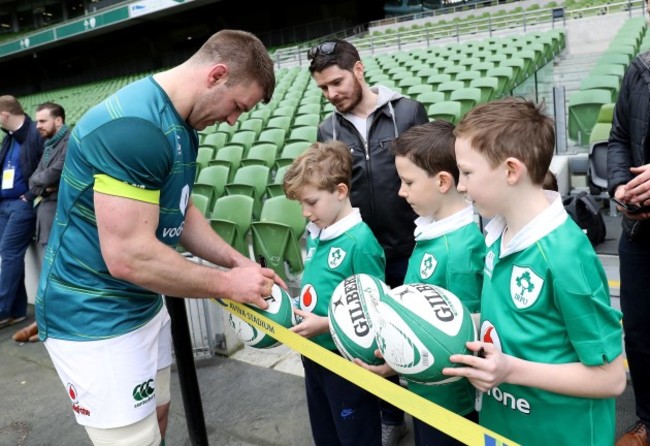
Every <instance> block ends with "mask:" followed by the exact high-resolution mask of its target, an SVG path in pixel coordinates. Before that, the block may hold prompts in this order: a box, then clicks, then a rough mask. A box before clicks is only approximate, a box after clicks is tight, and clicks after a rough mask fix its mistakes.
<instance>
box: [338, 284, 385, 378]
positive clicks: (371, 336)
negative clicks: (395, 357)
mask: <svg viewBox="0 0 650 446" xmlns="http://www.w3.org/2000/svg"><path fill="white" fill-rule="evenodd" d="M388 290H389V287H388V285H386V284H385V283H383V282H382V281H381V280H379V279H377V278H376V277H372V276H370V275H368V274H355V275H353V276H350V277H348V278H347V279H345V280H343V281H342V282H341V283H340V284H338V286H337V287H336V288H335V289H334V293H333V294H332V299H331V300H330V307H329V313H328V317H329V325H330V333H331V334H332V338H333V339H334V343H335V344H336V347H337V348H338V350H339V352H341V354H342V355H343V356H344V357H345V358H347V359H349V360H353V359H355V358H358V359H361V360H362V361H363V362H365V363H366V364H373V365H377V364H382V363H383V362H384V361H383V360H382V359H379V358H377V357H376V356H375V350H377V341H376V340H375V331H374V329H373V319H375V318H376V314H375V313H376V307H377V306H378V305H379V302H380V300H381V296H382V295H383V294H384V293H386V292H387V291H388Z"/></svg>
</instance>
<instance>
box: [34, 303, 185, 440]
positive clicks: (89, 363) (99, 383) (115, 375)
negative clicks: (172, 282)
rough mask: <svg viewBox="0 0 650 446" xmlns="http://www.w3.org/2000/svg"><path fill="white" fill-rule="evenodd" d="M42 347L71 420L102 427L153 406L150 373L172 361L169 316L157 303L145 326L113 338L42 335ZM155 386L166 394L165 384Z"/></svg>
mask: <svg viewBox="0 0 650 446" xmlns="http://www.w3.org/2000/svg"><path fill="white" fill-rule="evenodd" d="M45 347H46V348H47V351H48V353H49V354H50V358H51V359H52V362H53V363H54V367H56V370H57V372H58V374H59V378H61V381H62V382H63V385H64V386H65V389H66V392H67V393H68V396H69V397H70V400H71V402H72V411H73V412H74V414H75V417H76V419H77V423H79V424H81V425H84V426H91V427H97V428H102V429H106V428H114V427H120V426H126V425H128V424H132V423H136V422H138V421H140V420H142V419H143V418H145V417H147V416H148V415H149V414H151V413H152V412H154V411H155V410H156V405H157V404H156V393H157V392H156V391H155V385H154V384H155V378H156V372H157V371H158V370H160V369H163V368H165V367H169V366H170V365H171V363H172V351H171V348H172V347H171V320H170V318H169V313H167V308H166V307H164V306H163V308H162V310H161V311H160V312H159V313H158V314H157V315H156V316H155V317H154V318H153V319H152V320H151V321H150V322H149V323H147V324H146V325H145V326H143V327H141V328H139V329H137V330H135V331H133V332H131V333H128V334H125V335H122V336H119V337H117V338H111V339H105V340H101V341H89V342H78V341H66V340H61V339H52V338H48V339H47V340H46V341H45ZM161 390H162V393H163V394H167V395H169V389H164V390H163V389H161ZM165 402H167V401H163V402H161V403H160V404H163V403H165Z"/></svg>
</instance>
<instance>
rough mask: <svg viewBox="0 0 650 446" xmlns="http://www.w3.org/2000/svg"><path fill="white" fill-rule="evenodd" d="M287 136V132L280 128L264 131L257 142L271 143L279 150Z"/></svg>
mask: <svg viewBox="0 0 650 446" xmlns="http://www.w3.org/2000/svg"><path fill="white" fill-rule="evenodd" d="M286 134H287V131H286V130H284V129H280V128H277V129H266V130H262V133H260V136H258V138H257V142H271V143H273V144H275V145H276V146H277V147H278V150H279V149H280V148H281V147H282V146H283V145H284V138H285V137H286Z"/></svg>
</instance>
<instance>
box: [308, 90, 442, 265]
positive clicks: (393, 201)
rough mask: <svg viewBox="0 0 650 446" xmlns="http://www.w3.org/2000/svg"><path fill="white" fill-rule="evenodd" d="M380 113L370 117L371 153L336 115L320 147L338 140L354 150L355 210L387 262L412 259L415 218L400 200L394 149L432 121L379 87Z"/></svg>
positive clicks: (321, 134) (322, 131)
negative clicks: (408, 133)
mask: <svg viewBox="0 0 650 446" xmlns="http://www.w3.org/2000/svg"><path fill="white" fill-rule="evenodd" d="M373 88H377V92H378V93H379V99H378V104H379V105H378V108H377V110H376V111H375V112H374V113H372V114H371V115H370V117H369V123H368V138H367V141H368V147H367V148H366V147H365V145H364V142H363V138H361V135H359V132H358V131H357V129H356V128H355V127H354V125H353V124H352V123H351V122H350V121H348V120H347V119H346V118H345V117H344V116H343V115H342V114H340V113H339V112H337V111H335V112H333V113H332V114H331V115H330V116H328V117H327V118H326V119H325V120H324V121H323V122H322V123H321V124H320V126H319V128H318V141H328V140H332V139H336V140H339V141H342V142H344V143H346V144H347V145H348V146H349V147H350V148H351V150H352V159H353V166H352V190H351V193H350V199H351V202H352V206H354V207H358V208H359V210H360V212H361V217H362V218H363V221H364V222H366V223H367V224H368V226H370V229H371V230H372V232H373V233H374V234H375V237H377V240H378V241H379V244H380V245H381V246H382V247H383V248H384V253H385V255H386V258H387V259H394V258H402V257H409V256H410V255H411V252H412V251H413V246H414V244H415V242H414V237H413V231H414V229H415V223H414V221H415V219H416V218H417V214H415V212H413V209H412V208H411V206H410V205H409V204H408V203H407V202H406V200H404V199H403V198H402V197H400V196H399V195H397V192H398V190H399V188H400V179H399V176H398V175H397V170H396V169H395V157H394V156H393V154H392V153H391V151H390V143H391V141H393V140H394V139H395V138H396V137H397V136H399V135H400V134H401V133H403V132H405V131H406V130H408V129H409V128H411V127H413V126H415V125H419V124H424V123H426V122H428V121H429V119H428V117H427V113H426V110H425V108H424V106H423V105H422V104H420V103H419V102H417V101H414V100H412V99H409V98H406V97H404V96H402V95H400V94H398V93H396V92H393V91H392V90H390V89H388V88H386V87H382V86H378V87H373Z"/></svg>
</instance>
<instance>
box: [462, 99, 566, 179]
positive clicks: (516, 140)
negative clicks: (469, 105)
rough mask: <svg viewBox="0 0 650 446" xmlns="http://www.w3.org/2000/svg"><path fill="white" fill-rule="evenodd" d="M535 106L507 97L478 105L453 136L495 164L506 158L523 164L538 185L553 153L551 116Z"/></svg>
mask: <svg viewBox="0 0 650 446" xmlns="http://www.w3.org/2000/svg"><path fill="white" fill-rule="evenodd" d="M543 109H544V103H541V104H539V105H537V104H535V103H534V102H532V101H528V100H526V99H524V98H515V97H508V98H503V99H499V100H496V101H492V102H488V103H485V104H481V105H478V106H476V107H474V108H473V109H471V110H470V111H469V112H468V113H467V114H466V115H465V116H464V117H463V118H462V119H461V121H460V122H459V123H458V125H457V126H456V129H455V130H454V134H455V135H456V138H467V139H468V140H469V143H470V144H471V146H472V147H473V148H474V149H475V150H477V151H478V152H480V153H482V154H483V155H484V156H485V157H486V158H487V159H488V161H489V162H490V164H491V166H492V167H496V166H498V165H499V163H501V162H502V161H504V160H505V159H506V158H508V157H514V158H517V159H519V160H520V161H521V162H523V163H524V165H525V166H526V168H527V169H528V173H529V175H530V178H531V181H532V182H533V184H537V185H542V184H543V183H544V177H545V176H546V172H547V171H548V168H549V166H550V165H551V160H552V159H553V154H554V152H555V126H554V124H553V119H552V118H550V117H548V116H546V115H545V114H544V113H543Z"/></svg>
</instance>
